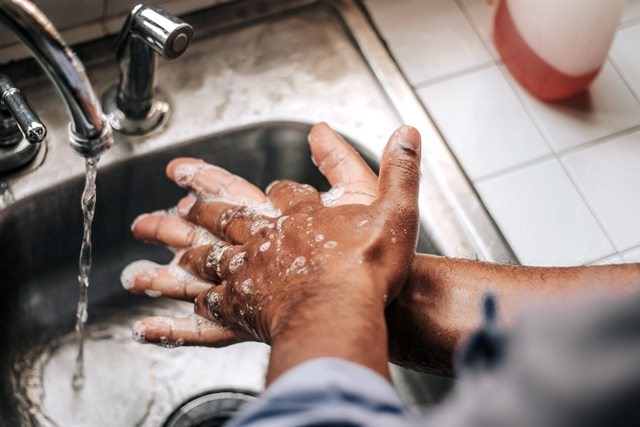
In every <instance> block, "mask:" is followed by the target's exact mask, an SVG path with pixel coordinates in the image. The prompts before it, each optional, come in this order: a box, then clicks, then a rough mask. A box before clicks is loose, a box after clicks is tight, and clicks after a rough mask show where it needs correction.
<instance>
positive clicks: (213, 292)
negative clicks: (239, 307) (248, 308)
mask: <svg viewBox="0 0 640 427" xmlns="http://www.w3.org/2000/svg"><path fill="white" fill-rule="evenodd" d="M226 290H227V285H226V284H223V285H220V286H216V287H215V288H210V289H207V290H206V291H204V292H203V293H201V294H200V295H198V297H197V298H196V301H195V308H194V309H195V313H196V314H197V315H199V316H202V317H204V318H206V319H209V320H212V321H214V322H216V323H218V324H220V325H229V324H230V323H232V319H233V317H232V309H231V307H230V304H228V303H227V301H226V300H225V294H226Z"/></svg>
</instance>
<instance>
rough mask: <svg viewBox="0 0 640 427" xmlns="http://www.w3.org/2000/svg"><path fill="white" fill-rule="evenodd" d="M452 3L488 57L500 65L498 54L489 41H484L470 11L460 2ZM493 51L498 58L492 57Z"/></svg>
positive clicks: (457, 0)
mask: <svg viewBox="0 0 640 427" xmlns="http://www.w3.org/2000/svg"><path fill="white" fill-rule="evenodd" d="M453 1H454V2H455V3H456V4H457V5H458V7H459V8H460V10H461V11H462V14H463V15H464V17H465V18H467V21H468V22H469V25H471V28H473V31H474V32H475V33H476V36H478V38H479V39H480V41H481V42H482V44H483V45H484V48H485V49H486V50H487V52H488V53H489V56H490V57H491V59H492V60H493V62H494V63H496V64H499V63H501V62H502V61H501V60H500V59H499V58H500V54H499V53H498V52H497V50H495V49H494V46H493V45H492V44H491V41H486V40H485V38H484V35H483V32H482V31H481V30H480V26H479V25H478V24H477V23H476V21H475V19H473V14H472V13H471V11H470V10H469V9H468V8H467V6H466V5H465V4H464V3H463V2H462V0H453ZM494 51H495V53H496V55H497V56H498V58H495V57H494V55H493V53H494Z"/></svg>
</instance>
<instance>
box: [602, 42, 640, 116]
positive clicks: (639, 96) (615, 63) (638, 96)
mask: <svg viewBox="0 0 640 427" xmlns="http://www.w3.org/2000/svg"><path fill="white" fill-rule="evenodd" d="M607 60H608V61H609V62H610V63H611V66H612V67H613V69H614V70H615V71H616V73H618V75H619V76H620V78H621V79H622V82H623V83H624V85H625V86H626V87H627V89H629V92H631V95H633V97H634V98H635V99H636V102H638V103H639V104H640V93H636V91H635V90H634V89H633V87H632V86H631V83H630V82H629V79H627V76H626V75H625V73H623V72H622V70H621V67H620V65H619V64H618V61H616V60H615V58H614V57H613V55H611V53H609V55H607Z"/></svg>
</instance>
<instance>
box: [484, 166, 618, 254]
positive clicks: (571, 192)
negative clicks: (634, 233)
mask: <svg viewBox="0 0 640 427" xmlns="http://www.w3.org/2000/svg"><path fill="white" fill-rule="evenodd" d="M476 188H477V190H478V192H479V193H480V196H481V197H482V200H484V202H485V205H486V206H487V209H488V210H489V212H490V213H491V214H492V216H493V218H494V220H495V221H496V223H497V224H498V226H499V227H500V229H501V230H502V232H503V233H504V234H505V236H507V238H508V240H509V243H510V244H511V245H512V248H513V250H514V252H515V253H516V256H517V257H518V259H519V260H520V262H521V263H523V264H531V265H570V264H583V263H587V262H590V261H594V260H597V259H600V258H603V257H605V256H607V255H609V254H612V253H613V252H614V248H613V247H612V246H611V243H609V240H608V239H607V237H606V235H605V234H604V232H603V231H602V229H601V228H600V225H599V224H598V222H597V221H596V219H595V217H594V216H593V214H592V213H591V211H590V210H589V208H588V207H587V205H586V203H585V202H584V200H583V199H582V198H581V197H580V194H579V193H578V192H577V191H576V189H575V187H574V186H573V183H572V182H571V180H570V179H569V177H568V176H567V175H566V173H565V171H564V170H563V168H562V166H561V165H560V163H559V162H558V160H557V159H555V158H554V159H550V160H545V161H543V162H539V163H536V164H534V165H530V166H526V167H524V168H521V169H518V170H515V171H511V172H508V173H506V174H502V175H499V176H496V177H493V178H490V179H487V180H483V181H481V182H479V183H478V184H477V185H476Z"/></svg>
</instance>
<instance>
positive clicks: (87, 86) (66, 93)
mask: <svg viewBox="0 0 640 427" xmlns="http://www.w3.org/2000/svg"><path fill="white" fill-rule="evenodd" d="M0 21H1V22H2V23H3V24H4V25H5V26H6V27H7V28H8V29H9V30H10V31H11V32H13V34H15V35H16V37H18V38H19V39H20V40H21V41H22V42H23V43H24V44H25V45H26V47H27V48H28V49H29V50H30V51H31V54H32V55H33V56H34V57H35V58H36V60H37V61H38V63H39V64H40V66H41V67H42V68H43V69H44V70H45V72H46V73H47V75H48V76H49V78H50V79H51V81H52V82H53V83H54V84H55V86H56V88H57V89H58V91H59V92H60V95H62V98H63V99H64V101H65V103H66V105H67V110H68V112H69V116H70V117H71V123H70V124H69V143H70V144H71V147H73V149H74V150H75V151H76V152H77V153H78V154H80V155H81V156H84V157H87V158H89V157H97V156H99V155H100V154H102V153H103V152H104V151H106V150H107V149H108V148H109V147H110V146H111V144H112V142H113V138H112V136H111V127H110V125H109V122H108V121H107V119H106V117H105V116H104V114H103V113H102V108H101V106H100V102H99V101H98V98H97V97H96V94H95V92H94V90H93V87H92V86H91V82H89V79H88V78H87V75H86V73H85V70H84V66H83V65H82V63H81V62H80V60H79V59H78V57H77V56H76V54H75V53H74V52H73V51H72V50H71V49H70V48H69V47H68V46H67V44H66V43H65V42H64V40H63V39H62V37H61V36H60V34H58V31H57V30H56V29H55V28H54V26H53V25H52V24H51V22H50V21H49V19H48V18H47V17H46V16H45V15H44V14H43V13H42V12H41V11H40V10H39V9H38V8H37V7H36V6H35V5H34V4H33V3H31V2H29V1H27V0H0Z"/></svg>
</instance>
